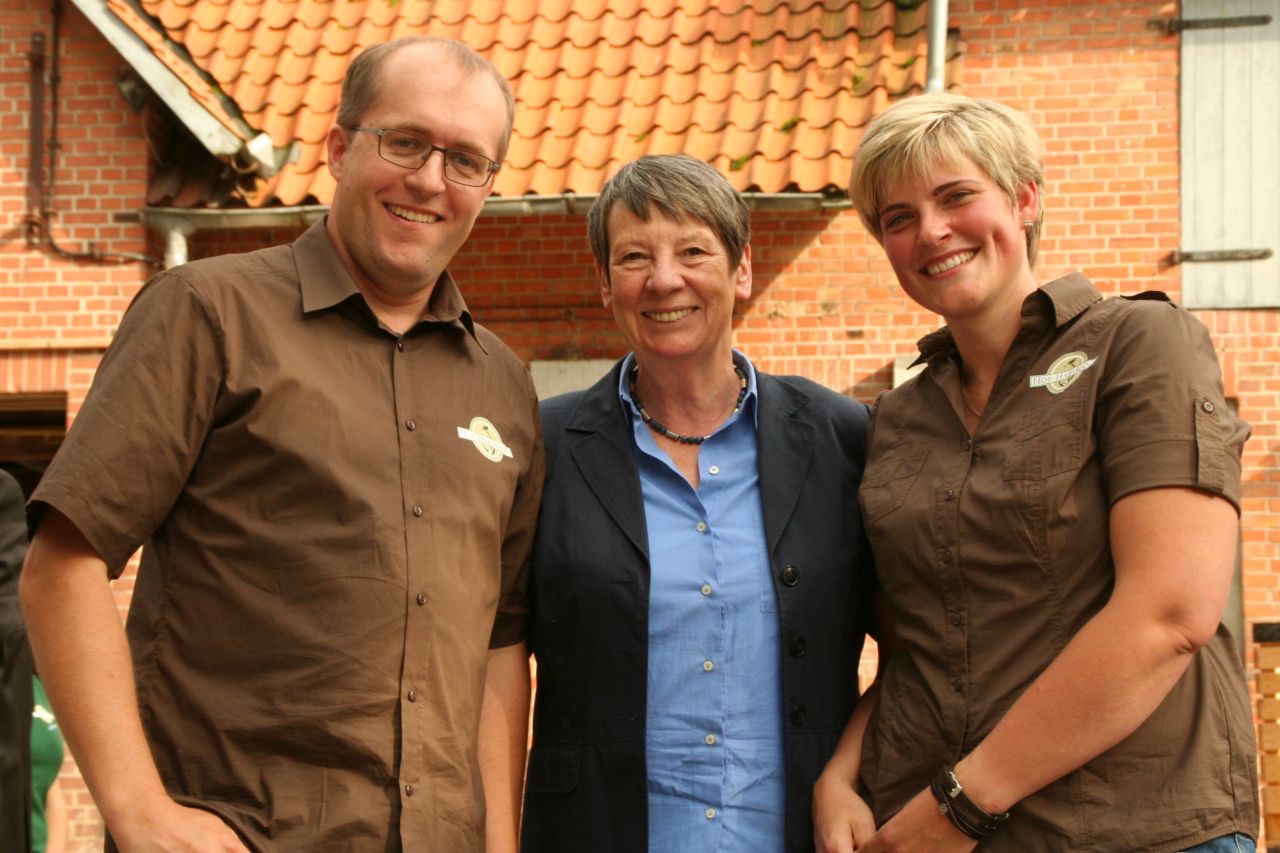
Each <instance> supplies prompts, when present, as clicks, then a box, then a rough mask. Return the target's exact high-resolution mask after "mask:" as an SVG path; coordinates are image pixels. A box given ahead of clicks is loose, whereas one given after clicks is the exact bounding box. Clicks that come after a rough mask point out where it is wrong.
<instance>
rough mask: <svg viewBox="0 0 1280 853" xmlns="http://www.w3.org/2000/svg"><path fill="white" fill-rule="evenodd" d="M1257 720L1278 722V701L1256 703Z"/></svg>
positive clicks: (1279, 704) (1279, 702) (1279, 706)
mask: <svg viewBox="0 0 1280 853" xmlns="http://www.w3.org/2000/svg"><path fill="white" fill-rule="evenodd" d="M1258 719H1260V720H1280V699H1275V698H1269V699H1263V700H1262V701H1261V702H1259V703H1258Z"/></svg>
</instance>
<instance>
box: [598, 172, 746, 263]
mask: <svg viewBox="0 0 1280 853" xmlns="http://www.w3.org/2000/svg"><path fill="white" fill-rule="evenodd" d="M617 204H621V205H622V206H623V207H624V208H626V209H627V210H629V211H630V212H632V213H634V214H635V215H636V216H638V217H640V219H642V220H644V221H645V222H648V221H649V217H650V216H651V215H652V214H653V211H654V210H657V211H658V212H659V213H661V214H662V215H663V216H666V217H668V218H670V219H673V220H676V221H682V220H684V219H692V220H694V221H695V222H700V223H702V224H703V225H706V226H707V227H708V228H710V229H711V230H712V231H713V232H714V233H715V235H716V237H717V238H719V240H720V243H721V245H723V246H724V248H725V252H726V254H727V255H728V257H729V268H730V269H733V268H734V267H736V266H737V265H738V262H739V261H741V260H742V255H743V253H744V252H746V249H747V243H749V242H750V240H751V210H750V209H749V208H748V207H747V203H746V202H745V201H744V200H743V198H742V196H741V195H740V194H739V193H738V191H737V190H735V189H734V188H733V185H732V184H730V183H729V181H728V180H727V179H726V178H725V176H724V175H722V174H720V172H719V171H717V170H716V169H715V167H713V166H711V165H710V164H709V163H705V162H703V161H702V160H698V159H697V158H694V157H690V156H688V155H686V154H652V155H648V156H645V157H641V158H639V159H638V160H632V161H631V162H630V163H628V164H627V165H625V166H623V167H622V168H621V169H619V170H618V173H617V174H616V175H614V176H613V177H612V178H610V179H609V182H608V183H607V184H605V186H604V189H603V190H601V191H600V196H599V198H597V199H596V201H595V204H593V205H591V210H589V211H588V212H587V235H588V237H589V238H590V240H591V254H592V255H594V256H595V259H596V263H598V264H599V265H600V267H601V269H603V270H604V274H605V277H606V278H607V277H608V275H609V215H610V214H611V213H612V212H613V208H614V205H617Z"/></svg>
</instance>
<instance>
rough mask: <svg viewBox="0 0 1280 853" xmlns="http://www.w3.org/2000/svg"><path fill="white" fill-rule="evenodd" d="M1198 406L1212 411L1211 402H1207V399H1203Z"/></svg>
mask: <svg viewBox="0 0 1280 853" xmlns="http://www.w3.org/2000/svg"><path fill="white" fill-rule="evenodd" d="M1200 408H1202V409H1204V410H1205V411H1206V412H1212V411H1213V403H1211V402H1209V401H1208V400H1205V401H1204V402H1203V403H1201V404H1200Z"/></svg>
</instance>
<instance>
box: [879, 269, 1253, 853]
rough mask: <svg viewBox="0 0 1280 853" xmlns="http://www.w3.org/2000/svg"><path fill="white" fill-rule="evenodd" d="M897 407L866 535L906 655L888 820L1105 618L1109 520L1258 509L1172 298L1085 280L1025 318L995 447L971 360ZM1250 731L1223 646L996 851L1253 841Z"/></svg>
mask: <svg viewBox="0 0 1280 853" xmlns="http://www.w3.org/2000/svg"><path fill="white" fill-rule="evenodd" d="M921 353H922V356H921V357H922V359H923V360H925V361H926V362H927V364H928V367H927V369H926V370H925V371H924V372H922V373H921V374H920V375H919V376H917V377H915V378H914V379H913V380H910V381H908V382H907V383H905V384H904V385H902V386H901V387H899V388H897V389H895V390H893V391H889V392H887V393H885V394H884V395H883V396H882V397H881V399H880V401H879V403H878V404H877V408H876V412H875V415H874V421H873V428H872V438H871V444H870V448H869V451H868V464H867V469H866V472H865V474H864V476H863V481H862V482H863V485H862V489H861V500H862V506H863V518H864V519H865V522H866V525H867V531H868V535H869V536H870V539H871V544H872V548H873V551H874V553H875V557H876V569H877V575H878V577H879V580H880V584H881V586H882V588H883V589H884V592H885V594H886V595H887V596H888V598H889V600H890V602H891V603H892V605H893V610H894V617H895V629H896V633H897V634H898V639H899V640H900V641H901V643H902V645H903V647H904V651H903V653H902V654H901V655H899V656H896V657H895V658H894V659H892V660H891V661H890V662H889V663H888V665H887V671H886V672H885V673H884V676H883V680H882V686H881V690H882V692H881V695H880V700H879V703H878V705H877V707H876V711H875V714H874V715H873V717H872V719H871V721H870V722H869V725H868V729H867V736H866V741H865V745H864V749H865V752H864V757H863V765H862V771H861V778H862V782H863V784H864V786H865V788H866V793H868V794H869V796H870V799H871V801H872V802H873V807H874V810H875V812H876V816H877V818H878V819H879V820H884V819H886V818H887V817H888V816H890V815H892V814H893V813H895V812H896V811H897V810H898V809H900V808H901V807H902V806H903V805H904V804H905V803H906V802H907V800H909V799H910V798H911V797H912V796H914V795H915V794H917V793H918V792H920V791H921V790H923V789H924V788H925V787H926V786H927V785H928V783H929V780H930V778H931V777H932V776H933V775H934V774H935V773H936V772H937V770H938V768H939V767H940V766H942V765H943V764H944V763H954V762H955V761H957V760H959V759H960V758H961V757H963V756H964V755H966V754H967V753H968V752H970V751H971V750H972V749H973V748H974V747H975V746H977V745H978V744H979V743H980V742H981V741H982V739H983V738H985V737H986V736H987V734H988V733H989V732H990V731H991V729H992V728H993V727H994V726H995V724H996V723H997V722H999V720H1000V718H1001V717H1002V716H1003V715H1004V713H1005V712H1006V711H1007V710H1008V708H1009V706H1010V705H1012V704H1013V702H1014V700H1016V699H1017V698H1018V696H1019V695H1020V694H1021V693H1022V691H1023V690H1024V689H1026V687H1027V686H1028V685H1029V684H1030V683H1031V682H1032V681H1033V680H1034V679H1035V678H1036V676H1037V675H1039V674H1040V672H1041V671H1043V670H1044V668H1045V667H1046V666H1048V665H1049V663H1050V662H1051V661H1052V660H1053V659H1054V658H1055V657H1056V656H1057V655H1058V653H1059V652H1060V651H1061V650H1062V648H1063V647H1064V646H1065V645H1066V644H1067V642H1068V641H1069V640H1070V639H1071V637H1072V636H1073V635H1074V634H1075V633H1076V631H1078V630H1079V629H1080V628H1081V626H1082V625H1084V623H1085V622H1087V621H1088V620H1089V618H1090V617H1091V616H1093V614H1095V613H1096V612H1097V611H1098V610H1099V609H1100V608H1101V607H1102V606H1103V605H1104V604H1105V603H1106V601H1107V598H1108V596H1109V594H1110V591H1111V585H1112V581H1113V579H1114V565H1113V563H1112V561H1111V554H1110V550H1109V546H1108V539H1109V537H1108V515H1109V511H1110V507H1111V505H1112V504H1113V503H1115V501H1117V500H1118V499H1120V498H1122V497H1124V496H1125V495H1127V494H1130V493H1132V492H1135V491H1139V490H1142V489H1148V488H1153V487H1160V486H1187V487H1192V488H1196V489H1201V490H1204V491H1207V492H1210V493H1213V494H1217V495H1221V496H1222V497H1224V498H1226V499H1227V500H1229V501H1231V502H1232V503H1233V504H1236V505H1237V506H1238V505H1239V492H1240V450H1241V447H1242V446H1243V444H1244V441H1245V438H1246V436H1247V435H1248V427H1247V425H1246V424H1245V423H1244V422H1243V421H1241V420H1239V419H1238V418H1236V417H1235V416H1234V415H1232V414H1231V412H1230V410H1229V409H1228V407H1227V405H1226V402H1225V401H1224V400H1223V392H1222V380H1221V375H1220V373H1219V370H1218V365H1217V361H1216V359H1215V357H1214V352H1213V347H1212V345H1211V343H1210V340H1209V336H1208V334H1207V333H1206V331H1205V329H1204V327H1203V325H1201V324H1200V322H1199V321H1197V320H1196V319H1194V318H1193V317H1191V316H1190V315H1189V314H1187V313H1186V312H1185V311H1182V310H1180V309H1177V308H1176V307H1174V306H1173V305H1172V304H1171V303H1169V302H1167V301H1165V300H1163V298H1160V299H1155V298H1148V299H1110V300H1103V299H1102V297H1101V296H1099V294H1098V292H1097V291H1096V290H1095V289H1094V287H1093V286H1092V285H1091V284H1090V283H1089V282H1088V281H1087V280H1086V279H1085V278H1084V277H1083V276H1080V275H1071V276H1068V277H1066V278H1063V279H1059V280H1057V281H1054V282H1052V283H1050V284H1047V285H1045V286H1044V287H1042V288H1040V289H1039V290H1038V291H1037V292H1036V293H1033V294H1032V295H1031V296H1029V297H1028V298H1027V300H1026V302H1025V303H1024V306H1023V319H1022V328H1021V331H1020V333H1019V334H1018V336H1017V339H1016V340H1015V341H1014V343H1013V345H1012V346H1011V348H1010V350H1009V352H1008V354H1007V355H1006V357H1005V360H1004V364H1003V365H1002V367H1001V370H1000V374H999V376H998V378H997V380H996V384H995V387H994V389H993V391H992V394H991V398H990V402H989V403H988V405H987V409H986V411H985V413H984V415H983V418H982V423H981V425H980V426H979V428H978V430H977V432H976V433H975V434H974V435H972V436H970V435H969V432H968V430H967V428H966V426H965V423H964V418H963V408H962V402H961V396H960V377H959V373H958V367H957V364H958V362H957V356H956V351H955V348H954V344H953V343H952V341H951V338H950V336H949V335H948V334H947V332H946V331H945V330H943V331H942V332H938V333H935V334H933V335H930V336H928V337H926V338H925V339H924V340H922V341H921ZM1254 753H1255V748H1254V739H1253V722H1252V714H1251V711H1250V708H1249V702H1248V696H1247V693H1246V690H1245V687H1244V678H1243V671H1242V667H1241V663H1240V660H1239V657H1238V655H1237V653H1236V650H1235V647H1234V644H1233V643H1232V641H1231V638H1230V636H1229V635H1228V633H1227V631H1226V629H1225V628H1221V627H1220V628H1219V631H1218V635H1217V636H1216V637H1215V638H1214V640H1213V641H1212V642H1210V643H1209V644H1208V645H1206V646H1205V647H1203V648H1202V649H1201V650H1200V651H1199V652H1197V653H1196V655H1195V656H1194V658H1193V660H1192V662H1191V665H1190V667H1189V669H1188V671H1187V672H1186V674H1185V675H1184V676H1183V677H1182V679H1181V680H1180V681H1179V682H1178V683H1177V685H1176V686H1175V687H1174V688H1173V690H1172V691H1171V692H1170V693H1169V695H1168V697H1166V699H1165V700H1164V701H1163V702H1162V703H1161V705H1160V706H1159V707H1158V708H1157V709H1156V711H1155V712H1154V713H1153V714H1152V715H1151V717H1150V718H1148V719H1147V720H1146V722H1145V723H1143V724H1142V725H1141V726H1140V727H1139V728H1138V730H1137V731H1136V732H1134V733H1133V734H1132V735H1131V736H1130V737H1128V738H1127V739H1125V740H1124V741H1122V742H1121V743H1120V744H1118V745H1117V746H1115V747H1114V748H1112V749H1110V750H1108V751H1107V752H1105V753H1103V754H1102V755H1100V756H1099V757H1098V758H1096V759H1094V760H1093V761H1091V762H1089V763H1088V764H1086V765H1085V766H1084V767H1082V768H1080V769H1079V770H1077V771H1075V772H1073V773H1070V774H1068V775H1067V776H1066V777H1064V778H1063V779H1061V780H1059V781H1058V782H1055V783H1053V784H1052V785H1050V786H1048V787H1047V788H1045V789H1044V790H1042V791H1040V792H1038V793H1036V794H1034V795H1032V796H1031V797H1029V798H1027V799H1026V800H1024V801H1022V802H1021V803H1018V804H1017V805H1016V806H1015V807H1014V809H1013V810H1012V813H1013V817H1012V818H1011V819H1010V820H1009V822H1008V823H1007V824H1006V825H1004V826H1003V827H1002V828H1001V829H1000V830H999V831H997V832H996V833H995V834H993V835H992V836H991V837H990V839H989V840H988V841H985V842H983V844H982V845H980V849H981V850H983V851H1010V853H1013V851H1017V853H1035V851H1062V850H1089V851H1095V852H1096V851H1116V853H1134V851H1144V853H1157V851H1172V850H1181V849H1182V848H1183V847H1186V846H1191V845H1193V844H1196V843H1199V842H1202V841H1205V840H1208V839H1211V838H1214V837H1217V836H1219V835H1224V834H1227V833H1230V832H1236V831H1239V832H1247V833H1250V834H1253V833H1255V832H1256V828H1257V824H1258V803H1257V783H1256V775H1255V773H1256V770H1255V766H1254V761H1255V759H1254Z"/></svg>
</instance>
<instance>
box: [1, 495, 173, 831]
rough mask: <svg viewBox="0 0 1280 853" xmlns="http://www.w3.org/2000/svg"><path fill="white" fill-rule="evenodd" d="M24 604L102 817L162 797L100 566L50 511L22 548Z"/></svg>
mask: <svg viewBox="0 0 1280 853" xmlns="http://www.w3.org/2000/svg"><path fill="white" fill-rule="evenodd" d="M20 589H21V595H22V609H23V614H24V617H25V619H26V623H27V632H28V634H29V636H30V638H31V647H32V651H33V652H34V654H35V660H36V669H37V671H38V672H39V674H40V678H41V680H42V681H43V682H44V685H45V690H46V692H47V693H48V695H49V701H50V704H51V705H52V706H53V709H54V713H55V715H56V716H57V718H58V726H59V728H60V729H61V730H62V733H63V737H64V738H65V739H66V741H67V745H68V746H69V747H70V749H71V752H72V753H73V754H74V755H75V757H76V761H77V764H78V765H79V767H80V770H81V772H82V773H83V774H84V778H85V782H86V784H87V785H88V786H89V790H90V792H91V793H92V794H93V797H94V801H95V803H96V804H97V805H98V808H99V809H101V811H102V814H103V817H104V818H105V819H106V821H107V823H108V825H112V824H114V823H117V822H119V821H122V820H124V821H127V820H128V814H129V813H130V812H131V811H132V810H136V809H139V808H142V807H145V804H146V803H147V802H149V801H152V800H154V799H155V798H157V797H166V795H165V792H164V787H163V785H162V784H161V782H160V776H159V773H158V772H157V771H156V767H155V762H154V761H153V760H152V758H151V751H150V749H149V748H148V747H147V743H146V738H145V737H144V736H143V732H142V723H141V721H140V720H139V717H138V708H137V700H136V698H135V694H134V680H133V668H132V663H131V661H130V657H129V647H128V642H127V640H126V639H125V634H124V628H123V626H122V625H121V622H120V615H119V612H118V611H117V609H116V603H115V598H114V596H113V595H112V593H111V587H110V585H109V584H108V582H107V568H106V564H105V563H103V562H102V560H101V559H100V558H98V556H97V554H96V553H94V551H93V549H92V548H91V547H90V546H89V545H88V543H87V542H86V541H85V540H84V537H83V536H82V535H81V534H80V532H79V531H78V530H77V529H76V528H75V526H74V525H72V524H71V522H70V521H68V520H67V519H66V518H65V517H64V516H62V515H61V514H59V513H57V512H56V511H53V510H49V511H48V512H47V514H46V516H45V518H44V520H43V521H42V523H41V525H40V528H39V530H38V531H37V533H36V536H35V538H34V539H33V541H32V543H31V547H30V548H29V549H28V551H27V559H26V563H25V565H24V567H23V572H22V580H21V586H20Z"/></svg>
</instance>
